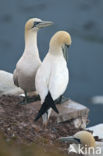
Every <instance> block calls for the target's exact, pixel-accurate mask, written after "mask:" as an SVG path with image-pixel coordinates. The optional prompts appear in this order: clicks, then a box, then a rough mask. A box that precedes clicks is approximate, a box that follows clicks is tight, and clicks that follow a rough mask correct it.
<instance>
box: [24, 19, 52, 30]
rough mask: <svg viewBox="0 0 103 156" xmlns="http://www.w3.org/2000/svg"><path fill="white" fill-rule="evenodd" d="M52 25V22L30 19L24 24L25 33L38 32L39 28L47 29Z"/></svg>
mask: <svg viewBox="0 0 103 156" xmlns="http://www.w3.org/2000/svg"><path fill="white" fill-rule="evenodd" d="M52 24H53V22H51V21H42V20H41V19H38V18H31V19H29V20H28V21H27V22H26V24H25V31H31V30H39V29H40V28H44V27H48V26H50V25H52Z"/></svg>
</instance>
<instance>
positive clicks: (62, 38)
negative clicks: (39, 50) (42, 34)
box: [50, 31, 71, 47]
mask: <svg viewBox="0 0 103 156" xmlns="http://www.w3.org/2000/svg"><path fill="white" fill-rule="evenodd" d="M64 45H67V46H70V45H71V36H70V34H69V33H68V32H66V31H58V32H56V33H55V34H54V35H53V37H52V38H51V40H50V47H51V46H55V47H56V46H59V47H62V46H64Z"/></svg>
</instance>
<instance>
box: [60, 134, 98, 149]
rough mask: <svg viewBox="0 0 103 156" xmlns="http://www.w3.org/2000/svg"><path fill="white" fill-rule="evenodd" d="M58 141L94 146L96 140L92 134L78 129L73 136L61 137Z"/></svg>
mask: <svg viewBox="0 0 103 156" xmlns="http://www.w3.org/2000/svg"><path fill="white" fill-rule="evenodd" d="M59 140H60V141H66V142H69V143H75V144H81V145H82V146H87V147H95V146H96V142H95V139H94V137H93V135H92V134H91V133H90V132H87V131H79V132H77V133H76V134H75V135H74V136H68V137H61V138H59Z"/></svg>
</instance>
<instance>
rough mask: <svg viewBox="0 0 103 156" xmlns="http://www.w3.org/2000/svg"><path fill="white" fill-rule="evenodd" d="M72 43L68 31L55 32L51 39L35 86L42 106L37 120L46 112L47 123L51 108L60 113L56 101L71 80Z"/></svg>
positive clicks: (44, 119)
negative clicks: (67, 60) (70, 58)
mask: <svg viewBox="0 0 103 156" xmlns="http://www.w3.org/2000/svg"><path fill="white" fill-rule="evenodd" d="M70 45H71V36H70V34H69V33H67V32H66V31H58V32H57V33H55V34H54V35H53V37H52V38H51V40H50V44H49V51H48V54H47V55H46V57H45V58H44V60H43V63H42V64H41V66H40V68H39V69H38V71H37V74H36V79H35V86H36V90H37V92H38V93H39V95H40V98H41V104H42V107H41V109H40V111H39V113H38V115H37V116H36V118H35V121H36V120H38V119H39V118H40V117H41V116H42V115H43V114H44V113H45V114H44V115H43V116H42V117H43V124H44V125H47V121H48V118H49V116H50V113H51V109H49V108H52V109H54V111H55V112H56V113H58V110H57V108H56V106H55V101H56V100H57V99H58V98H59V97H60V96H61V95H62V94H63V93H64V92H65V90H66V88H67V84H68V82H69V72H68V68H67V62H66V58H67V50H66V48H67V47H69V46H70ZM48 109H49V111H48Z"/></svg>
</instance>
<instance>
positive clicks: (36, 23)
mask: <svg viewBox="0 0 103 156" xmlns="http://www.w3.org/2000/svg"><path fill="white" fill-rule="evenodd" d="M39 23H41V22H40V21H37V22H34V25H33V26H32V28H34V27H36V26H37V25H38V24H39Z"/></svg>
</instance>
